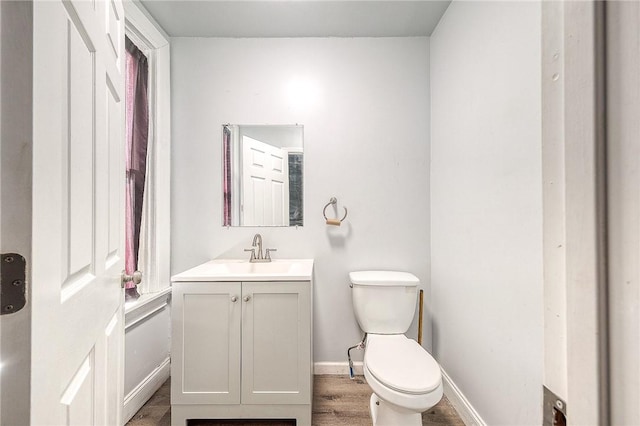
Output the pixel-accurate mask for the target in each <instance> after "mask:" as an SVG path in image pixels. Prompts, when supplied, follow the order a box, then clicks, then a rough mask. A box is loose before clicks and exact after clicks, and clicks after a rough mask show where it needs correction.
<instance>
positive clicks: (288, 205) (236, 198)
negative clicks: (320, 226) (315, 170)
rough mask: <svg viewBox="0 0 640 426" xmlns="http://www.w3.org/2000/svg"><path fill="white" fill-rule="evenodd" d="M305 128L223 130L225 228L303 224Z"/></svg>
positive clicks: (237, 127)
mask: <svg viewBox="0 0 640 426" xmlns="http://www.w3.org/2000/svg"><path fill="white" fill-rule="evenodd" d="M303 159H304V153H303V126H301V125H297V124H296V125H237V124H226V125H224V126H222V170H223V177H222V196H223V199H222V201H223V202H222V204H223V215H222V225H223V226H302V223H303V213H304V212H303V180H304V179H303Z"/></svg>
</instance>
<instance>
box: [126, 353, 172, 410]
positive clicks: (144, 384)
mask: <svg viewBox="0 0 640 426" xmlns="http://www.w3.org/2000/svg"><path fill="white" fill-rule="evenodd" d="M170 374H171V359H170V358H167V359H165V360H164V361H163V362H162V364H160V365H159V366H158V367H156V368H155V369H154V370H153V371H152V372H151V374H149V375H148V376H147V377H145V378H144V380H143V381H141V382H140V384H138V386H136V387H135V388H134V389H133V390H132V391H131V392H129V395H127V396H126V397H125V398H124V409H123V410H122V417H123V420H124V422H123V423H127V422H128V421H129V420H131V418H132V417H133V416H134V415H135V414H136V413H137V412H138V410H139V409H140V408H142V406H143V405H144V404H145V402H147V401H148V400H149V398H151V397H152V396H153V394H154V393H155V392H156V391H157V390H158V389H160V386H162V384H163V383H164V382H166V381H167V379H168V378H169V375H170Z"/></svg>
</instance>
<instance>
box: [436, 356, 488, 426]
mask: <svg viewBox="0 0 640 426" xmlns="http://www.w3.org/2000/svg"><path fill="white" fill-rule="evenodd" d="M440 369H441V371H442V384H443V386H444V394H445V395H446V397H447V399H448V400H449V402H450V403H451V405H453V408H455V409H456V411H457V412H458V414H459V415H460V418H462V421H463V422H464V424H465V425H466V426H486V425H487V424H486V423H485V421H484V420H482V417H480V415H479V414H478V412H477V411H476V410H475V408H473V406H472V405H471V403H470V402H469V400H468V399H467V398H466V397H465V396H464V394H463V393H462V392H461V391H460V389H458V387H457V386H456V384H455V383H453V380H451V377H449V375H448V374H447V373H446V371H444V369H443V368H442V367H441V368H440Z"/></svg>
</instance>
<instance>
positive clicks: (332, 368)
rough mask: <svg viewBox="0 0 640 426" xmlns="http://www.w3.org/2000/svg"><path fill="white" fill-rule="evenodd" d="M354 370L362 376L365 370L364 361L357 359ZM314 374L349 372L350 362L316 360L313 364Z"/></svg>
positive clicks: (346, 373)
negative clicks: (363, 368) (363, 367)
mask: <svg viewBox="0 0 640 426" xmlns="http://www.w3.org/2000/svg"><path fill="white" fill-rule="evenodd" d="M353 370H354V373H355V374H356V375H357V376H362V375H363V374H364V372H363V371H362V361H356V362H354V363H353ZM313 374H315V375H317V376H321V375H325V374H330V375H341V374H345V375H348V374H349V363H348V362H346V361H345V362H316V363H314V364H313Z"/></svg>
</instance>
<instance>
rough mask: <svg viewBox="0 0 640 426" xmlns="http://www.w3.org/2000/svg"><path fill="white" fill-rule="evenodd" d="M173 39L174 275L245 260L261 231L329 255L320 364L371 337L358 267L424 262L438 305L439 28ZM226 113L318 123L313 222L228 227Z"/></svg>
mask: <svg viewBox="0 0 640 426" xmlns="http://www.w3.org/2000/svg"><path fill="white" fill-rule="evenodd" d="M171 48H172V69H171V82H172V85H171V86H172V96H171V97H172V129H173V130H172V182H171V185H172V211H171V218H172V228H171V237H172V244H171V252H172V261H171V268H172V273H174V274H175V273H178V272H181V271H183V270H185V269H187V268H189V267H192V266H194V265H197V264H199V263H201V262H205V261H207V260H209V259H212V258H216V257H226V258H238V257H240V258H245V257H247V253H245V252H244V251H243V249H244V248H246V247H249V246H250V245H251V238H252V236H253V234H255V233H256V232H260V233H262V234H263V237H264V242H265V244H264V245H265V247H275V248H277V249H278V252H277V253H276V254H275V255H274V257H278V258H300V257H309V258H315V260H316V264H315V282H314V284H315V288H314V295H313V296H314V342H315V347H314V360H315V361H316V362H318V361H321V362H335V361H346V359H345V358H346V349H347V347H348V346H351V345H354V344H355V343H357V342H358V341H359V340H360V338H361V337H362V335H361V332H360V330H359V328H358V325H357V323H356V321H355V317H354V315H353V312H352V305H351V295H350V289H349V287H348V273H349V271H353V270H358V269H371V268H379V269H399V270H406V271H410V272H413V273H414V274H416V275H417V276H418V277H419V278H420V279H421V281H422V285H423V286H424V288H425V289H426V290H427V291H426V293H427V295H426V298H425V299H426V301H427V304H428V305H429V306H430V297H429V83H428V82H429V62H428V60H429V59H428V57H429V41H428V39H427V38H420V37H418V38H349V39H341V38H327V39H314V38H303V39H204V38H174V39H172V46H171ZM301 86H302V87H303V88H304V87H308V89H307V90H308V93H309V95H310V96H309V97H308V98H306V99H304V98H302V97H301V96H298V97H296V94H297V95H302V92H303V91H304V90H303V89H300V87H301ZM296 87H297V88H298V89H295V88H296ZM223 123H236V124H266V123H268V124H293V123H300V124H303V125H304V136H305V141H304V143H305V146H304V149H305V182H304V190H305V226H304V227H302V228H299V229H297V230H296V229H295V228H291V229H288V228H230V229H226V228H223V227H222V226H221V223H222V217H221V214H222V203H221V201H222V196H221V189H220V188H221V185H222V184H221V176H222V170H221V138H222V129H221V126H222V124H223ZM332 196H335V197H337V198H338V208H339V212H342V206H346V207H347V208H348V209H349V216H348V218H347V220H346V221H345V223H344V224H343V225H342V226H341V227H339V228H338V227H327V226H326V225H325V223H324V219H323V217H322V208H323V207H324V205H325V204H326V203H327V202H328V201H329V198H331V197H332ZM328 211H330V209H328ZM429 306H428V307H429ZM410 333H411V335H412V336H415V335H416V331H415V325H414V327H413V328H412V330H411V331H410ZM430 341H431V336H430V326H427V327H425V346H430Z"/></svg>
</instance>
